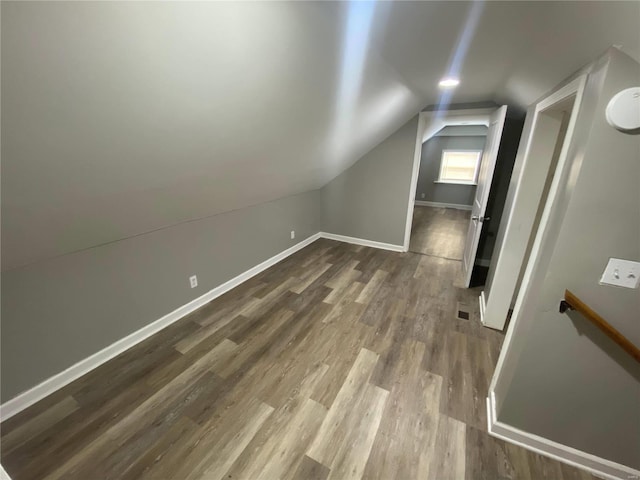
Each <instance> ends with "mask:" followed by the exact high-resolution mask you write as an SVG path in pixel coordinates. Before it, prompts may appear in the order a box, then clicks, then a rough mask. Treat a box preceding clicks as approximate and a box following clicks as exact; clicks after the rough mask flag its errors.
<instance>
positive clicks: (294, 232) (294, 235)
mask: <svg viewBox="0 0 640 480" xmlns="http://www.w3.org/2000/svg"><path fill="white" fill-rule="evenodd" d="M294 238H296V231H295V230H291V240H293V239H294Z"/></svg>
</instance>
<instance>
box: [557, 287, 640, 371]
mask: <svg viewBox="0 0 640 480" xmlns="http://www.w3.org/2000/svg"><path fill="white" fill-rule="evenodd" d="M569 309H570V310H575V311H577V312H580V313H581V314H582V315H584V316H585V317H586V318H588V319H589V320H591V321H592V322H593V323H594V324H595V325H596V327H598V328H599V329H600V330H602V332H603V333H604V334H605V335H606V336H607V337H609V338H610V339H611V340H613V341H614V342H616V343H617V344H618V345H620V346H621V347H622V348H623V349H624V351H625V352H627V353H628V354H629V355H631V356H632V357H633V358H635V359H636V360H637V361H638V362H640V348H638V347H636V346H635V345H634V344H633V343H631V342H630V341H629V339H628V338H627V337H625V336H624V335H622V334H621V333H620V332H619V331H618V330H616V329H615V328H613V327H612V326H611V324H609V322H607V321H606V320H605V319H604V318H602V317H601V316H600V315H598V313H597V312H595V311H594V310H593V309H592V308H591V307H590V306H589V305H587V304H586V303H584V302H583V301H582V300H580V299H579V298H578V297H577V296H576V295H575V294H573V293H571V292H570V291H569V290H565V291H564V300H562V301H561V302H560V313H564V312H566V311H567V310H569Z"/></svg>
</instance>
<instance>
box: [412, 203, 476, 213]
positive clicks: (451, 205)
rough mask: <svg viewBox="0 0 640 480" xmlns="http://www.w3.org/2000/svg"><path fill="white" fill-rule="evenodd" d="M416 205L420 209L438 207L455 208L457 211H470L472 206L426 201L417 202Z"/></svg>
mask: <svg viewBox="0 0 640 480" xmlns="http://www.w3.org/2000/svg"><path fill="white" fill-rule="evenodd" d="M415 204H416V205H417V206H419V207H438V208H455V209H456V210H469V211H471V208H472V207H471V205H461V204H458V203H441V202H425V201H424V200H416V202H415Z"/></svg>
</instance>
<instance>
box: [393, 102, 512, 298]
mask: <svg viewBox="0 0 640 480" xmlns="http://www.w3.org/2000/svg"><path fill="white" fill-rule="evenodd" d="M506 111H507V108H506V107H505V106H503V107H498V106H494V107H489V108H476V109H471V110H450V111H430V112H422V113H421V114H420V126H419V133H418V141H417V145H416V157H415V161H414V177H413V182H414V183H413V185H412V188H413V190H412V196H411V199H410V205H409V212H410V213H409V215H408V216H407V220H408V222H407V232H406V234H405V249H406V250H408V251H411V252H414V253H418V254H422V255H430V256H434V257H440V258H445V259H448V260H453V261H458V262H460V264H459V268H458V270H459V275H458V277H459V278H458V280H457V283H458V284H459V286H461V287H466V288H469V287H476V286H482V285H484V281H485V279H486V278H487V271H488V267H489V264H490V259H491V255H492V253H493V247H494V244H495V241H494V240H495V235H496V232H497V230H498V225H499V223H500V218H501V215H502V210H503V208H504V200H505V197H506V191H507V188H508V185H509V181H510V178H511V171H512V168H513V164H514V161H515V154H516V151H517V145H518V143H519V140H520V134H521V132H522V126H523V122H522V119H520V118H509V119H507V116H506ZM503 137H504V138H503ZM411 202H413V204H411Z"/></svg>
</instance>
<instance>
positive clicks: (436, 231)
mask: <svg viewBox="0 0 640 480" xmlns="http://www.w3.org/2000/svg"><path fill="white" fill-rule="evenodd" d="M470 215H471V212H469V211H467V210H457V209H454V208H438V207H422V206H418V205H416V206H415V208H414V209H413V223H412V225H411V242H410V244H409V251H410V252H414V253H420V254H422V255H430V256H433V257H440V258H447V259H449V260H462V253H463V251H464V240H465V236H466V233H467V228H468V226H469V216H470Z"/></svg>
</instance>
